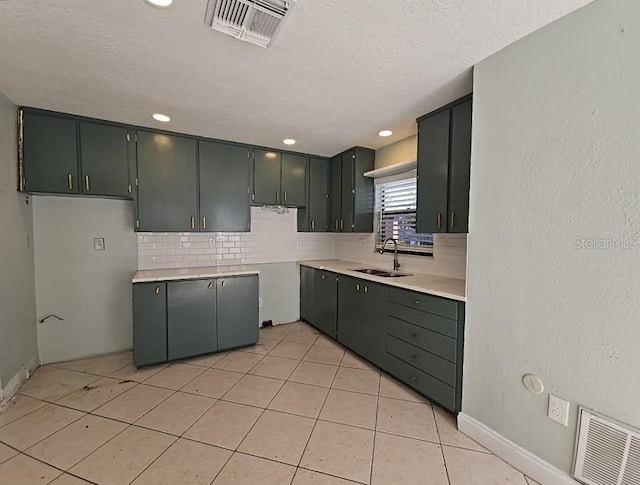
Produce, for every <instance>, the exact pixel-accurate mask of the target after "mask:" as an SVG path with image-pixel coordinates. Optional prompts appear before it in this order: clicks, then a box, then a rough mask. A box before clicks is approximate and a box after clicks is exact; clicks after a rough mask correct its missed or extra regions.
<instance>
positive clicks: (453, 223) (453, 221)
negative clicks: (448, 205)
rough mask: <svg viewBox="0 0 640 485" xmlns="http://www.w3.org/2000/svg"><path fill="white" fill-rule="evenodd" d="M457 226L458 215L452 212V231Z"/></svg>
mask: <svg viewBox="0 0 640 485" xmlns="http://www.w3.org/2000/svg"><path fill="white" fill-rule="evenodd" d="M455 225H456V213H455V212H454V211H451V229H453V228H454V226H455Z"/></svg>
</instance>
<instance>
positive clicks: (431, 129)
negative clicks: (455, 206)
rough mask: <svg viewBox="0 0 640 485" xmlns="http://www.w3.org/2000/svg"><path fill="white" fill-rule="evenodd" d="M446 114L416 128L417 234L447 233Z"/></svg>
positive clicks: (447, 159) (438, 114) (438, 115)
mask: <svg viewBox="0 0 640 485" xmlns="http://www.w3.org/2000/svg"><path fill="white" fill-rule="evenodd" d="M450 113H451V111H450V110H445V111H441V112H439V113H437V114H435V115H433V116H429V117H428V118H424V119H423V120H421V121H420V122H419V124H418V209H417V220H416V225H417V232H420V233H422V232H447V228H446V224H447V222H446V219H447V183H448V172H449V119H450Z"/></svg>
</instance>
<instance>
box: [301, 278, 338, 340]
mask: <svg viewBox="0 0 640 485" xmlns="http://www.w3.org/2000/svg"><path fill="white" fill-rule="evenodd" d="M337 302H338V277H337V275H336V274H335V273H330V272H328V271H324V270H320V269H314V268H309V267H307V266H300V317H301V318H302V319H303V320H306V321H307V322H309V323H310V324H311V325H313V326H314V327H316V328H317V329H318V330H321V331H322V332H324V333H326V334H327V335H329V336H331V337H333V338H336V319H337Z"/></svg>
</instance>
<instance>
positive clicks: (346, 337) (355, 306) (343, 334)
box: [338, 276, 364, 353]
mask: <svg viewBox="0 0 640 485" xmlns="http://www.w3.org/2000/svg"><path fill="white" fill-rule="evenodd" d="M363 291H364V285H363V284H362V281H361V280H357V279H355V278H349V277H342V276H340V277H339V278H338V342H340V343H341V344H344V345H346V346H347V347H349V348H350V349H353V350H354V351H356V352H358V353H360V352H361V347H362V340H361V339H362V335H360V319H361V318H362V315H361V313H362V295H363V294H364V293H363Z"/></svg>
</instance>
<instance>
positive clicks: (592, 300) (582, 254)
mask: <svg viewBox="0 0 640 485" xmlns="http://www.w3.org/2000/svg"><path fill="white" fill-rule="evenodd" d="M638 19H640V2H638V1H637V0H599V1H596V2H594V3H592V4H590V5H588V6H586V7H584V8H583V9H581V10H578V11H576V12H574V13H572V14H570V15H568V16H567V17H564V18H562V19H560V20H558V21H557V22H555V23H553V24H551V25H549V26H547V27H546V28H544V29H542V30H540V31H538V32H535V33H534V34H532V35H530V36H528V37H526V38H525V39H522V40H520V41H518V42H516V43H515V44H513V45H511V46H510V47H508V48H506V49H505V50H503V51H501V52H499V53H498V54H496V55H494V56H492V57H490V58H488V59H487V60H485V61H483V62H481V63H480V64H479V65H478V66H477V67H476V69H475V74H474V79H475V81H474V119H473V148H472V161H471V203H470V221H469V243H468V266H467V322H466V339H465V342H466V344H465V345H466V347H465V365H464V392H463V412H464V413H465V414H467V415H470V416H471V417H472V418H475V419H476V420H479V421H480V422H482V423H483V424H485V425H486V426H488V427H489V428H492V429H493V430H495V431H497V432H498V433H499V434H501V435H503V436H505V437H506V438H508V439H510V440H511V441H513V442H515V443H516V444H518V445H520V446H522V447H523V448H525V449H527V450H529V451H531V452H533V453H534V454H536V455H538V456H539V457H541V458H543V459H544V460H546V461H547V462H550V463H552V464H553V465H555V466H557V467H559V468H561V469H562V470H564V471H566V472H568V471H569V470H570V468H571V463H572V456H573V451H574V448H573V445H574V438H575V432H576V417H577V406H578V405H579V404H581V405H584V406H587V407H590V408H593V409H596V410H598V411H600V412H602V413H604V414H606V415H610V416H611V417H613V418H616V419H618V420H620V421H622V422H624V423H628V424H630V425H632V426H636V427H640V413H639V412H638V410H639V409H640V408H639V404H638V403H639V402H640V385H639V383H640V352H639V351H638V343H639V342H640V298H639V295H640V286H639V281H640V276H639V275H640V185H639V181H640V136H639V133H640V131H639V122H638V120H640V96H638V86H640V62H639V60H640V29H639V28H638ZM581 238H584V239H588V240H592V241H593V238H599V239H600V240H609V241H610V243H611V244H613V241H612V238H619V240H620V241H622V240H623V238H626V243H627V244H628V245H630V246H634V244H635V248H634V249H631V248H630V249H623V248H620V247H613V246H611V247H609V248H608V249H607V248H602V249H584V248H583V249H581V248H580V247H579V246H580V245H581V244H582V243H581V242H580V240H579V239H581ZM634 238H635V239H634ZM590 244H592V243H590V242H586V243H584V244H582V245H583V246H588V245H590ZM528 372H531V373H533V374H536V375H538V376H539V377H540V378H541V379H542V381H543V382H544V384H545V386H546V390H545V393H544V394H542V395H534V394H530V393H528V392H527V391H526V390H525V389H524V387H523V386H522V384H521V378H522V375H523V374H525V373H528ZM549 392H550V393H553V394H556V395H558V396H560V397H561V398H563V399H566V400H568V401H570V402H571V413H570V426H569V427H564V426H562V425H559V424H557V423H554V422H552V421H550V420H549V419H547V417H546V410H547V399H548V394H547V393H549Z"/></svg>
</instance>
